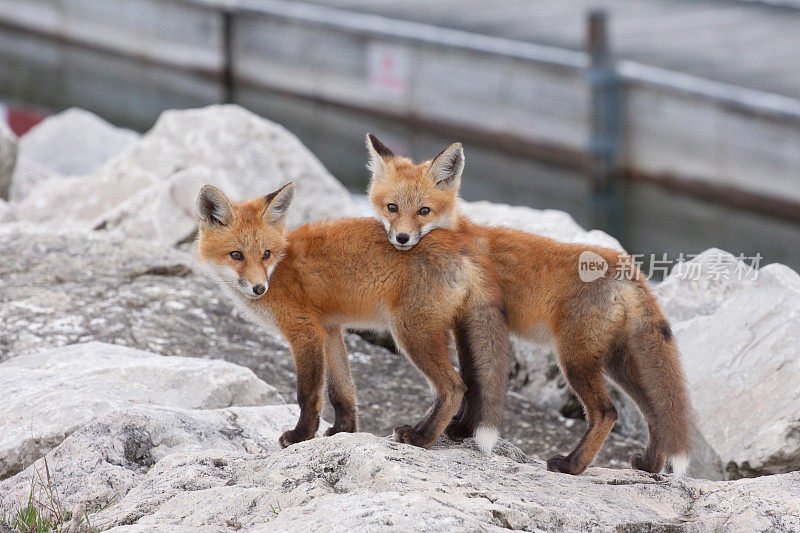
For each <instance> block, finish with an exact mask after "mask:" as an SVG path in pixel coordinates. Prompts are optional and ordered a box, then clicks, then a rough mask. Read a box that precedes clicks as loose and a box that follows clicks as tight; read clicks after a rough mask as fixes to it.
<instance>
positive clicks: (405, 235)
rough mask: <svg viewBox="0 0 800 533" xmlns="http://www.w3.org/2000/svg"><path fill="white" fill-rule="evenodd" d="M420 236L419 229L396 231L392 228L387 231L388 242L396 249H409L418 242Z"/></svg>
mask: <svg viewBox="0 0 800 533" xmlns="http://www.w3.org/2000/svg"><path fill="white" fill-rule="evenodd" d="M421 236H422V235H421V234H420V232H419V231H411V232H408V231H398V230H395V229H394V228H392V229H391V230H390V231H389V242H390V243H392V245H393V246H394V247H395V248H397V249H398V250H409V249H411V248H412V247H413V246H414V245H415V244H417V243H418V242H419V239H420V237H421Z"/></svg>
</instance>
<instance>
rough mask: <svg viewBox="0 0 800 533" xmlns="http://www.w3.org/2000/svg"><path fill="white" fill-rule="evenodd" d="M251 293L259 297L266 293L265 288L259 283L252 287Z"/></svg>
mask: <svg viewBox="0 0 800 533" xmlns="http://www.w3.org/2000/svg"><path fill="white" fill-rule="evenodd" d="M253 292H254V293H256V294H258V295H259V296H261V295H262V294H264V293H265V292H267V288H266V287H265V286H263V285H262V284H260V283H259V284H258V285H254V286H253Z"/></svg>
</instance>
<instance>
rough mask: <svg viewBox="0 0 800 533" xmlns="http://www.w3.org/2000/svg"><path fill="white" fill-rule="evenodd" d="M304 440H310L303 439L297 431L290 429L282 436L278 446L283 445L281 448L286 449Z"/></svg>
mask: <svg viewBox="0 0 800 533" xmlns="http://www.w3.org/2000/svg"><path fill="white" fill-rule="evenodd" d="M304 440H308V438H307V437H306V438H303V437H302V436H301V435H300V434H299V433H298V432H297V430H296V429H290V430H289V431H285V432H284V433H283V435H281V438H279V439H278V444H280V445H281V448H286V447H287V446H291V445H292V444H297V443H298V442H302V441H304Z"/></svg>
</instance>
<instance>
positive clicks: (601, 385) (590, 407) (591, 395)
mask: <svg viewBox="0 0 800 533" xmlns="http://www.w3.org/2000/svg"><path fill="white" fill-rule="evenodd" d="M559 361H560V363H561V368H562V370H563V372H564V376H565V377H566V379H567V383H569V386H570V387H571V388H572V390H573V391H574V392H575V394H576V395H577V396H578V399H579V400H580V401H581V403H582V404H583V409H584V412H585V413H586V418H587V421H588V423H589V427H588V428H587V430H586V433H585V434H584V435H583V438H582V439H581V441H580V442H579V443H578V445H577V446H576V447H575V449H574V450H572V452H570V454H569V455H566V456H564V455H556V456H554V457H551V458H550V459H549V460H548V461H547V469H548V470H550V471H552V472H563V473H565V474H580V473H581V472H583V471H584V470H586V467H587V466H589V463H591V462H592V459H594V457H595V455H597V452H598V451H599V450H600V446H602V444H603V442H604V441H605V440H606V438H607V437H608V434H609V432H610V431H611V428H612V427H614V423H615V422H616V421H617V411H616V409H614V404H613V403H611V398H610V397H609V396H608V391H607V390H606V384H605V382H604V381H603V374H602V371H601V368H602V367H601V362H600V358H599V357H597V356H592V355H590V354H585V353H581V352H578V351H567V350H563V349H561V350H559Z"/></svg>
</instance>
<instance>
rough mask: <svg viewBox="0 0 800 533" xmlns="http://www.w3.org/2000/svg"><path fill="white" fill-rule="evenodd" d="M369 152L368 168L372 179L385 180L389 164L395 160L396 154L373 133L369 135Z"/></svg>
mask: <svg viewBox="0 0 800 533" xmlns="http://www.w3.org/2000/svg"><path fill="white" fill-rule="evenodd" d="M367 150H368V151H369V161H368V162H367V168H368V169H369V170H370V172H372V179H373V180H376V179H381V178H383V177H384V176H385V175H386V171H387V170H388V166H387V163H388V162H389V161H390V160H391V159H392V158H394V152H392V151H391V150H389V148H388V147H387V146H386V145H385V144H383V143H382V142H380V141H379V140H378V138H377V137H375V136H374V135H373V134H371V133H368V134H367Z"/></svg>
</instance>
